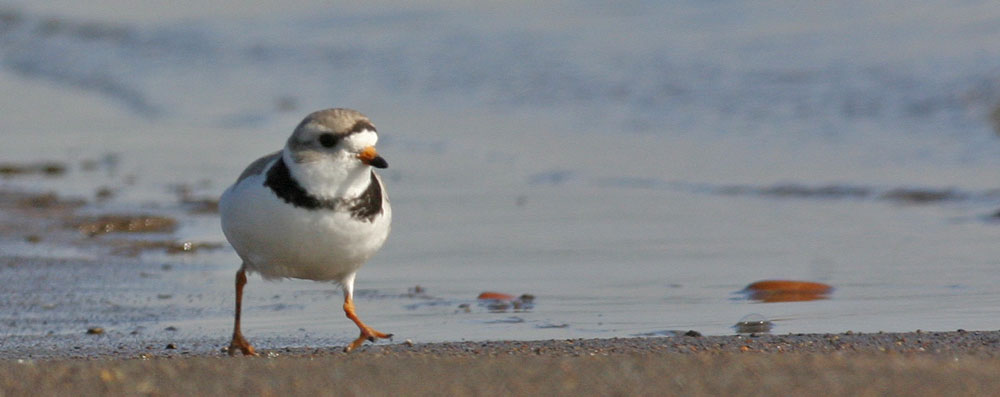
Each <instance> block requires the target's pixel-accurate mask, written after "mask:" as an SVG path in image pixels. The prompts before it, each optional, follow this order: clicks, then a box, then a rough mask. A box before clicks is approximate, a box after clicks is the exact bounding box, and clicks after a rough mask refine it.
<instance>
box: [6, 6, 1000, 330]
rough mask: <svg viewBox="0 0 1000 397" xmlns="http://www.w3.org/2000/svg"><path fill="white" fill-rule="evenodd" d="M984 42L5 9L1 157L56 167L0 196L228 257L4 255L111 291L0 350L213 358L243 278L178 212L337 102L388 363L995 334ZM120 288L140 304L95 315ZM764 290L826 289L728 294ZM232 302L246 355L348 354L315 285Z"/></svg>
mask: <svg viewBox="0 0 1000 397" xmlns="http://www.w3.org/2000/svg"><path fill="white" fill-rule="evenodd" d="M998 42H1000V5H997V4H996V3H995V2H990V1H958V2H956V1H921V2H913V1H883V2H864V1H846V2H836V3H824V4H813V3H803V2H799V1H787V0H773V1H764V2H753V3H748V2H742V1H728V0H724V1H713V2H703V1H672V2H654V1H624V2H615V3H613V4H606V3H603V2H592V1H558V2H546V3H545V4H544V5H540V6H538V5H528V4H525V3H522V2H513V1H511V2H506V1H501V2H476V3H474V4H467V3H466V2H452V1H416V2H407V3H406V4H405V5H399V4H395V3H391V2H383V1H374V2H365V3H364V4H363V5H361V4H333V5H331V4H329V2H325V1H311V0H303V1H258V2H255V4H253V5H246V4H244V3H243V2H237V1H227V0H209V1H188V0H184V1H174V2H169V3H162V4H154V5H137V4H136V3H134V2H126V1H117V0H98V1H91V2H86V3H81V2H76V1H48V2H44V3H43V2H29V1H6V2H3V3H0V91H2V92H3V94H0V135H2V137H3V145H2V146H0V160H2V161H3V162H5V163H10V164H15V165H16V164H33V163H36V162H40V161H56V162H60V163H62V164H65V165H66V166H67V168H68V172H67V173H66V174H65V175H64V176H62V177H58V178H52V177H44V176H30V175H29V176H15V177H5V178H2V179H0V188H3V189H6V190H17V191H29V192H45V191H55V192H57V193H58V194H59V195H60V196H64V197H80V198H83V199H84V200H86V202H87V204H86V205H84V207H83V208H82V209H80V210H79V211H81V213H85V214H104V213H155V214H160V215H164V216H169V217H172V218H174V219H176V220H177V221H178V223H179V227H178V228H177V230H175V231H173V232H171V233H170V234H168V235H166V236H160V237H162V238H165V239H169V240H173V241H193V242H197V243H204V244H208V245H211V244H216V245H218V244H222V245H221V247H220V248H218V249H213V250H205V251H199V252H196V253H193V254H189V255H182V256H177V255H169V254H166V253H163V252H159V251H153V250H149V251H142V253H141V254H136V255H126V256H122V255H116V254H115V253H113V252H112V253H109V251H108V249H107V247H104V248H102V247H99V246H98V247H93V246H87V247H76V245H75V244H74V243H72V241H65V240H62V241H59V240H53V241H48V240H46V241H42V242H40V243H39V242H33V243H26V242H24V241H23V240H24V239H23V238H20V237H17V238H8V239H7V241H5V242H2V243H0V248H2V250H3V252H5V253H6V254H5V255H6V256H8V257H18V258H24V257H28V258H42V259H45V258H49V259H51V258H56V257H58V258H61V259H67V260H70V261H72V260H81V261H85V262H88V263H89V262H100V263H104V264H107V265H106V266H108V267H109V268H112V269H115V271H114V272H108V271H105V270H102V271H97V272H85V273H81V274H79V277H80V279H82V280H88V279H90V280H93V282H92V283H91V284H93V285H92V286H91V287H89V289H81V290H79V291H78V295H76V296H75V298H73V299H77V300H78V301H82V302H84V303H83V304H81V305H80V306H74V305H69V304H66V303H65V301H64V300H65V299H67V298H65V297H63V298H60V297H59V296H43V297H39V298H38V299H39V300H40V301H42V302H43V303H44V302H47V301H52V302H55V303H54V305H55V306H54V307H55V308H54V309H52V310H50V311H49V312H48V314H43V315H40V316H39V318H40V320H38V321H42V319H47V320H48V321H49V322H47V323H46V324H44V325H43V324H41V323H40V322H39V323H31V322H30V321H29V322H28V323H27V324H28V325H26V323H25V322H24V321H21V322H19V323H15V324H14V325H10V323H8V328H7V330H6V333H7V334H8V335H25V336H31V335H40V334H45V333H50V334H51V333H53V332H55V333H72V332H77V331H78V328H79V327H80V324H90V323H97V324H100V325H103V326H104V328H106V329H107V330H108V332H109V333H110V334H114V333H115V332H120V333H122V334H131V335H135V334H134V333H133V332H135V330H137V329H141V330H143V331H142V332H141V333H140V335H151V336H150V337H155V336H157V335H161V334H163V333H164V332H166V331H164V330H165V329H168V328H169V327H173V328H174V330H173V331H170V332H174V331H177V330H178V329H179V331H178V332H180V333H181V334H183V335H187V336H189V337H191V338H205V337H213V338H214V337H216V336H220V337H222V338H219V339H220V340H221V339H224V337H225V336H226V335H227V332H228V328H227V327H228V326H229V321H230V319H229V317H228V316H229V315H230V311H231V299H232V297H231V295H232V291H231V288H232V285H231V284H232V274H233V272H235V270H236V268H237V267H238V263H237V257H236V255H235V253H234V252H233V251H232V250H231V249H230V248H229V247H228V245H225V244H224V242H225V240H224V238H223V236H222V233H221V231H220V230H219V228H218V218H217V215H215V214H213V213H211V212H210V211H209V213H207V214H206V213H200V212H199V213H196V214H194V213H192V212H191V211H190V208H189V207H187V206H185V205H186V204H189V203H190V201H191V200H190V199H191V198H194V199H198V200H207V201H208V202H209V203H210V202H211V200H213V199H215V198H217V197H218V195H219V194H221V192H222V191H223V190H224V189H225V188H226V187H227V186H228V185H229V184H230V183H231V182H232V181H234V180H235V178H236V176H237V175H238V174H239V173H240V171H241V170H242V169H243V167H244V166H245V165H246V164H248V163H249V162H251V161H252V160H254V159H256V158H257V157H259V156H261V155H263V154H265V153H269V152H271V151H274V150H277V149H279V148H280V147H281V146H282V145H283V143H284V140H285V139H286V138H287V136H288V134H290V132H291V130H292V129H293V128H294V126H295V125H296V124H297V123H298V122H299V120H301V119H302V118H303V117H304V116H305V115H306V114H308V113H310V112H312V111H314V110H319V109H323V108H328V107H350V108H354V109H357V110H359V111H361V112H363V113H365V114H366V115H368V116H369V117H371V118H372V120H373V121H374V123H375V125H376V126H377V127H378V128H379V132H380V138H381V141H380V143H379V152H380V153H381V154H383V156H384V157H386V159H387V160H388V162H389V164H390V168H389V169H387V170H384V172H383V175H384V177H385V179H386V185H387V190H388V193H389V195H390V197H391V199H392V202H393V208H394V225H393V234H392V235H391V236H390V239H389V241H388V243H387V244H386V246H385V248H383V250H382V252H381V253H379V254H378V255H377V256H376V257H375V258H373V259H372V261H371V262H370V263H369V264H368V265H366V267H365V268H364V269H363V270H362V271H361V273H360V274H359V277H358V283H357V287H358V288H359V289H361V290H363V291H367V292H365V293H366V294H367V295H364V294H363V297H366V298H364V299H361V300H360V301H359V310H360V312H361V314H362V317H364V318H365V319H366V321H367V322H368V323H369V324H372V325H374V326H375V327H376V328H379V329H381V330H384V331H388V332H394V333H396V334H397V335H398V336H400V337H402V338H404V339H405V338H412V339H414V340H417V341H440V340H477V339H497V338H507V339H540V338H564V337H617V336H633V335H670V334H673V332H674V331H676V330H681V331H684V330H688V329H693V330H697V331H700V332H702V333H705V334H726V333H732V332H734V330H733V328H732V326H733V324H735V323H736V322H737V321H739V320H740V319H741V318H744V317H745V316H746V315H750V314H757V315H758V316H759V317H752V318H764V319H767V320H768V321H773V322H774V325H775V328H774V332H777V333H787V332H841V331H846V330H854V331H879V330H884V331H908V330H914V329H918V328H921V329H925V330H926V329H932V330H953V329H957V328H965V329H996V328H1000V315H998V314H1000V282H998V281H1000V273H998V272H997V270H998V267H1000V244H998V242H1000V222H998V221H1000V214H997V210H998V208H1000V135H998V134H1000V133H998V131H1000V110H998V104H1000V46H998V45H997V43H998ZM8 236H10V234H9V235H8ZM101 238H104V237H101ZM67 246H73V247H75V248H72V249H70V248H66V247H67ZM100 269H106V268H105V267H101V268H100ZM126 269H128V270H126ZM163 269H172V270H171V271H170V272H166V271H162V270H163ZM22 271H27V270H22ZM48 271H58V272H70V273H72V272H74V270H73V267H72V266H67V267H66V268H65V269H62V270H48ZM12 272H13V271H11V270H8V271H7V278H8V279H9V278H11V277H18V276H17V273H12ZM112 273H113V274H115V276H114V277H116V279H115V280H118V278H120V279H122V280H131V281H129V282H128V283H127V284H128V285H129V286H132V287H134V289H128V290H127V291H124V290H117V292H108V291H116V290H114V288H111V287H112V286H114V285H116V284H115V283H116V282H112V281H110V279H108V278H107V277H110V276H108V274H112ZM142 274H156V275H157V277H154V278H153V279H154V280H153V281H150V278H149V277H145V278H144V276H142ZM3 275H4V273H3V271H0V277H3ZM766 279H793V280H805V281H815V282H822V283H825V284H828V285H831V286H833V288H834V290H833V293H832V294H830V295H829V296H825V297H824V298H825V299H819V300H809V301H804V302H782V303H761V302H759V301H756V300H753V299H747V297H746V296H745V295H742V294H740V293H739V291H740V290H742V289H743V288H744V287H745V286H746V285H748V284H750V283H752V282H754V281H758V280H766ZM80 285H90V284H88V283H86V282H83V283H82V284H80ZM417 286H420V288H416V287H417ZM132 287H130V288H132ZM24 288H25V290H24V291H22V292H23V293H25V294H29V293H31V289H30V288H28V287H24ZM109 288H111V289H109ZM247 291H248V300H249V302H250V303H249V304H248V306H247V309H246V310H247V312H246V313H247V314H246V316H245V320H244V321H245V323H244V324H245V332H246V333H247V335H248V337H250V338H251V339H254V337H255V336H256V337H257V338H260V339H264V340H267V341H270V342H264V343H265V346H266V344H267V343H273V344H275V345H281V344H289V343H293V344H294V343H296V342H289V341H288V340H287V339H282V338H288V337H290V336H289V335H291V337H299V336H301V337H303V340H304V342H301V343H304V344H308V343H316V341H324V340H326V339H323V338H329V341H331V343H342V342H344V341H347V340H350V339H351V338H350V337H351V335H353V333H354V332H355V331H354V330H352V328H351V327H353V326H352V325H351V324H350V323H349V322H348V321H346V320H344V319H342V318H341V315H340V314H339V313H338V312H337V310H338V308H339V304H337V303H336V302H337V301H338V300H339V292H338V291H337V289H336V287H335V286H330V285H324V284H317V283H309V282H301V281H286V282H283V283H264V282H262V281H261V280H260V279H259V278H252V279H251V281H250V285H249V286H248V290H247ZM483 291H499V292H504V293H509V294H512V295H515V296H517V295H520V294H522V293H529V294H531V295H534V296H535V300H534V302H533V305H532V306H531V307H530V308H528V309H524V308H511V309H510V310H507V309H506V308H504V309H502V310H498V308H497V307H495V306H490V305H483V304H482V303H481V302H480V301H479V300H477V299H476V296H477V295H478V294H479V293H480V292H483ZM109 294H110V296H113V298H108V296H109ZM164 296H166V297H165V298H164ZM81 297H83V298H81ZM87 302H89V303H87ZM107 302H111V303H107ZM109 307H110V308H112V309H109ZM122 307H127V308H129V309H128V310H129V311H130V313H133V312H134V313H135V314H136V315H135V316H133V317H129V319H128V320H125V319H123V318H122V316H121V315H120V314H115V313H120V311H118V312H116V311H115V310H122V309H121V308H122ZM154 308H155V309H154ZM26 310H27V309H26ZM69 312H75V313H85V314H78V315H77V316H76V317H74V316H69V315H68V314H67V315H66V316H65V318H64V317H60V315H58V313H63V314H66V313H69ZM153 312H155V313H153ZM150 313H151V314H150ZM145 314H149V315H148V316H146V315H145ZM56 317H58V318H62V319H63V320H62V321H63V322H59V321H55V320H53V319H54V318H56ZM267 338H270V339H267ZM220 343H221V342H220Z"/></svg>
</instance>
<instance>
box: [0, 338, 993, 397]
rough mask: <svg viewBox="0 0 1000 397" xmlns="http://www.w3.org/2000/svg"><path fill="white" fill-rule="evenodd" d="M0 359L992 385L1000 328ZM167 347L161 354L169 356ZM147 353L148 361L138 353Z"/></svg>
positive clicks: (203, 373)
mask: <svg viewBox="0 0 1000 397" xmlns="http://www.w3.org/2000/svg"><path fill="white" fill-rule="evenodd" d="M176 351H177V350H173V351H170V352H168V351H162V352H155V353H142V354H140V355H138V356H137V355H134V354H135V353H137V352H134V351H132V352H121V351H117V352H114V351H111V352H91V353H93V354H92V355H88V356H87V357H88V358H83V359H72V358H59V359H56V358H48V359H40V360H31V359H15V358H13V357H12V356H13V355H12V354H11V352H7V353H6V358H5V359H4V360H3V361H2V362H0V391H2V392H3V394H10V395H27V394H35V395H37V394H45V395H54V394H57V393H59V394H61V393H67V392H73V393H75V394H76V393H83V394H86V395H89V394H112V395H121V394H156V395H191V394H200V395H209V394H216V393H227V394H233V393H253V394H258V395H260V394H263V395H271V394H279V393H282V394H284V393H288V392H294V393H296V394H300V395H312V394H315V395H363V394H364V395H443V394H448V395H483V394H488V395H497V394H500V395H509V394H528V393H530V394H534V395H542V394H583V395H611V394H618V395H624V394H628V395H642V394H657V395H664V394H666V395H671V394H675V395H745V394H756V395H759V394H765V393H782V394H799V395H801V394H805V393H816V394H818V395H884V394H886V393H892V394H900V395H901V394H905V395H945V394H947V395H977V394H978V395H983V394H989V393H992V392H994V391H995V390H997V387H1000V378H998V377H997V376H996V373H997V371H1000V360H997V359H996V357H997V353H998V352H1000V332H964V331H957V332H941V333H937V332H934V333H927V332H919V333H918V332H913V333H893V334H888V333H886V334H836V335H784V336H781V335H760V336H713V337H668V338H627V339H585V340H583V339H581V340H547V341H534V342H462V343H439V344H415V345H410V344H407V343H397V344H391V345H375V346H366V347H365V348H362V349H361V350H359V351H356V352H353V353H349V354H345V353H342V352H340V350H339V347H322V348H316V349H301V348H300V349H287V350H285V349H283V350H279V351H264V352H263V355H262V356H261V357H229V356H227V355H226V354H224V353H223V352H221V351H216V352H211V353H201V354H193V355H192V354H181V353H177V352H176ZM161 353H162V354H161ZM136 357H138V358H136Z"/></svg>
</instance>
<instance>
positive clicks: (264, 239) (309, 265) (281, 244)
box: [219, 167, 392, 282]
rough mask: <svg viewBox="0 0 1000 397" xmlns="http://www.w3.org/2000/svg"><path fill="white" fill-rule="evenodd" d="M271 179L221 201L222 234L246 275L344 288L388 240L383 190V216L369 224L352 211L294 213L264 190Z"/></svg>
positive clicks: (243, 184) (251, 181) (245, 184)
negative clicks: (341, 284) (327, 283)
mask: <svg viewBox="0 0 1000 397" xmlns="http://www.w3.org/2000/svg"><path fill="white" fill-rule="evenodd" d="M268 168H269V167H268ZM266 174H267V173H266V172H263V173H261V174H259V175H254V176H251V177H248V178H246V179H244V180H242V181H240V182H239V183H237V184H235V185H233V186H231V187H230V188H229V189H227V190H226V192H225V193H223V195H222V198H221V200H220V201H219V213H220V215H221V217H222V230H223V232H224V233H225V235H226V238H227V239H228V240H229V242H230V244H232V246H233V248H235V249H236V252H237V253H238V254H239V256H240V257H241V258H242V259H243V261H244V263H245V264H246V268H247V270H250V271H252V272H257V273H260V274H261V275H262V276H263V277H264V278H283V277H289V278H301V279H309V280H324V281H325V280H329V281H337V282H340V281H342V280H343V279H344V278H345V277H348V276H350V275H353V274H354V273H355V272H357V270H358V268H360V267H361V265H362V264H364V263H365V261H367V260H368V258H370V257H371V256H372V255H373V254H374V253H375V252H376V251H378V249H379V248H381V247H382V244H383V243H384V242H385V240H386V238H387V237H388V235H389V228H390V223H391V220H392V210H391V208H390V206H389V200H388V195H387V194H386V193H385V190H384V189H383V191H382V213H381V214H379V215H378V216H376V217H375V218H374V219H373V220H372V221H370V222H369V221H367V220H358V219H355V218H352V217H351V215H350V213H349V212H347V211H341V210H336V211H332V210H327V209H315V210H311V209H305V208H299V207H294V206H292V205H291V204H288V203H286V202H284V201H283V200H281V199H280V198H278V196H277V195H275V194H274V192H272V191H271V190H270V189H269V188H268V187H266V186H264V180H265V178H266Z"/></svg>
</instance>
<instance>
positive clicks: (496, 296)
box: [476, 291, 514, 301]
mask: <svg viewBox="0 0 1000 397" xmlns="http://www.w3.org/2000/svg"><path fill="white" fill-rule="evenodd" d="M476 299H484V300H498V301H512V300H514V295H509V294H505V293H503V292H492V291H486V292H483V293H481V294H479V297H477V298H476Z"/></svg>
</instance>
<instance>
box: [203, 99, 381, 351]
mask: <svg viewBox="0 0 1000 397" xmlns="http://www.w3.org/2000/svg"><path fill="white" fill-rule="evenodd" d="M376 141H378V133H377V132H376V131H375V126H374V125H372V123H371V120H369V119H368V117H365V115H363V114H361V113H359V112H357V111H354V110H350V109H327V110H321V111H318V112H314V113H312V114H310V115H309V116H307V117H306V118H305V119H304V120H302V122H301V123H299V125H298V127H296V128H295V131H294V132H292V136H291V137H290V138H288V141H287V142H286V144H285V148H284V149H282V150H281V151H278V152H275V153H271V154H269V155H267V156H264V157H261V158H260V159H257V161H254V162H253V163H251V164H250V165H249V166H248V167H247V168H246V170H244V171H243V173H242V174H241V175H240V177H239V179H237V180H236V183H234V184H233V185H232V186H230V187H229V188H228V189H226V191H225V193H223V194H222V198H221V199H220V200H219V213H220V215H221V216H222V230H223V232H224V233H225V234H226V239H228V240H229V243H230V244H232V246H233V248H234V249H236V253H237V254H239V256H240V258H241V259H242V260H243V265H242V266H240V269H239V270H238V271H237V272H236V315H235V324H234V326H233V340H232V342H231V343H230V345H229V354H230V355H232V354H236V351H237V350H239V351H241V352H242V353H243V354H244V355H256V353H255V352H254V349H253V347H252V346H250V343H249V342H247V340H246V338H244V337H243V334H242V333H241V332H240V308H241V306H242V300H243V286H244V285H246V282H247V277H246V273H247V272H251V273H259V274H260V275H261V276H262V277H263V278H265V279H278V278H298V279H307V280H317V281H333V282H336V283H339V284H340V285H341V287H343V290H344V313H346V314H347V317H348V318H349V319H351V320H352V321H354V323H355V324H357V326H358V328H360V329H361V335H360V336H359V337H358V338H357V339H356V340H354V342H352V343H351V344H350V345H348V346H347V347H346V348H345V349H344V350H345V351H351V350H353V349H355V348H357V347H358V346H361V344H362V343H364V341H365V340H369V341H372V342H374V341H375V340H376V339H381V338H389V337H391V336H392V335H391V334H385V333H382V332H378V331H376V330H374V329H372V328H371V327H369V326H367V325H365V323H363V322H362V321H361V319H360V318H358V316H357V314H355V312H354V300H353V295H354V276H355V275H356V274H357V271H358V269H359V268H360V267H361V265H362V264H364V263H365V261H367V260H368V258H370V257H371V256H372V255H373V254H374V253H375V251H378V249H379V248H380V247H382V243H384V242H385V239H386V237H388V235H389V224H390V222H391V220H392V210H391V209H390V208H389V198H388V196H387V195H386V193H385V189H384V188H383V186H382V181H381V180H379V177H378V175H377V174H375V171H374V170H372V167H375V168H386V167H387V166H388V164H387V163H386V161H385V159H383V158H382V157H381V156H379V155H378V153H376V151H375V142H376Z"/></svg>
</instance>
